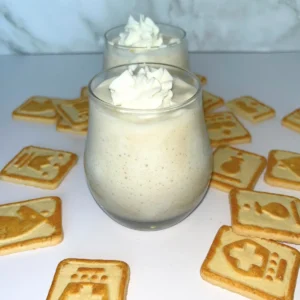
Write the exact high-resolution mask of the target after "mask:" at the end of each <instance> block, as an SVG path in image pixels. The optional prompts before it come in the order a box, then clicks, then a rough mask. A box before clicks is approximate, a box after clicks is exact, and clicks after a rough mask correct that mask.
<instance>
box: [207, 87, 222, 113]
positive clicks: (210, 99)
mask: <svg viewBox="0 0 300 300" xmlns="http://www.w3.org/2000/svg"><path fill="white" fill-rule="evenodd" d="M202 100H203V109H204V113H206V114H207V113H209V112H211V111H212V110H215V109H217V108H219V107H221V106H223V105H224V99H223V98H221V97H219V96H216V95H214V94H211V93H209V92H207V91H204V90H203V91H202Z"/></svg>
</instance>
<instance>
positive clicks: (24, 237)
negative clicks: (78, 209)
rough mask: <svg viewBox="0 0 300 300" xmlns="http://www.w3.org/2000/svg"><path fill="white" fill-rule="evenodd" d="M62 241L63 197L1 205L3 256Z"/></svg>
mask: <svg viewBox="0 0 300 300" xmlns="http://www.w3.org/2000/svg"><path fill="white" fill-rule="evenodd" d="M62 240H63V230H62V221H61V200H60V198H58V197H45V198H38V199H32V200H27V201H22V202H16V203H9V204H3V205H0V255H7V254H11V253H15V252H21V251H26V250H32V249H36V248H43V247H49V246H54V245H56V244H59V243H60V242H61V241H62Z"/></svg>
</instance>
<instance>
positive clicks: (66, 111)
mask: <svg viewBox="0 0 300 300" xmlns="http://www.w3.org/2000/svg"><path fill="white" fill-rule="evenodd" d="M56 109H57V111H58V113H59V114H60V116H61V117H62V118H63V119H64V120H65V121H67V122H68V123H69V124H70V125H71V126H72V128H74V129H77V130H80V129H84V128H87V126H88V118H89V102H88V101H85V100H82V99H81V98H79V99H76V100H73V101H70V102H69V103H61V104H58V105H57V106H56Z"/></svg>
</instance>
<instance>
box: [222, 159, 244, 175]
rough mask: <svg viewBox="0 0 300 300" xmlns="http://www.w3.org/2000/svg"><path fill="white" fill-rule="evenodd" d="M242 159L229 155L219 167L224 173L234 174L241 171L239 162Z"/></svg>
mask: <svg viewBox="0 0 300 300" xmlns="http://www.w3.org/2000/svg"><path fill="white" fill-rule="evenodd" d="M243 161H244V160H243V158H242V157H238V156H230V158H229V160H227V161H225V162H224V163H223V164H222V165H221V168H222V170H223V171H225V173H227V174H230V175H235V174H238V173H240V172H241V164H242V163H243Z"/></svg>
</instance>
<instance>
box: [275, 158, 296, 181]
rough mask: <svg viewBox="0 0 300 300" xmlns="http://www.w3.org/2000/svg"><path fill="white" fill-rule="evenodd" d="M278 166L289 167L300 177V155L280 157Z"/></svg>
mask: <svg viewBox="0 0 300 300" xmlns="http://www.w3.org/2000/svg"><path fill="white" fill-rule="evenodd" d="M278 166H279V167H280V168H283V169H289V170H290V171H292V172H293V173H294V174H295V175H297V176H298V177H300V156H299V157H290V158H286V159H282V160H280V161H279V163H278Z"/></svg>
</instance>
